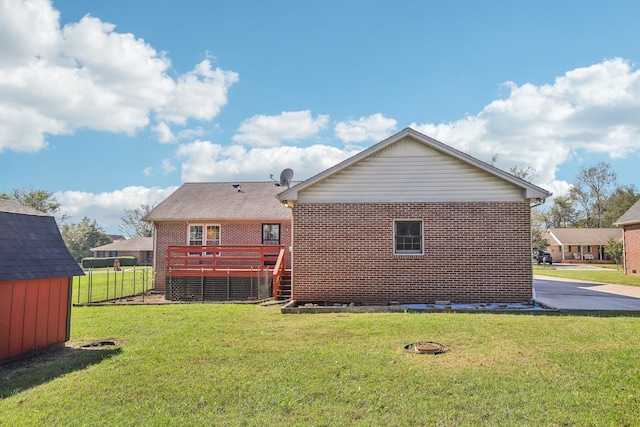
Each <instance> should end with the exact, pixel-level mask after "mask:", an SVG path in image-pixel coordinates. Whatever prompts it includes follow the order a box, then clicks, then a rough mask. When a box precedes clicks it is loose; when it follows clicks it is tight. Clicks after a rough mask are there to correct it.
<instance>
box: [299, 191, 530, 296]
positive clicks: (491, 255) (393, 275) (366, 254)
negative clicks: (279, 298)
mask: <svg viewBox="0 0 640 427" xmlns="http://www.w3.org/2000/svg"><path fill="white" fill-rule="evenodd" d="M399 219H422V220H423V221H424V255H422V256H399V255H394V253H393V224H394V220H399ZM293 227H294V230H293V233H294V248H293V262H292V266H293V299H295V300H297V301H300V302H305V301H306V302H320V301H330V302H341V303H349V302H354V303H383V304H384V303H389V302H391V301H397V302H401V303H433V302H435V301H439V300H446V301H451V302H460V303H473V302H522V301H528V300H529V299H531V298H532V281H533V276H532V265H531V226H530V207H529V204H528V203H527V202H495V203H488V202H487V203H474V202H470V203H353V204H344V203H337V204H336V203H327V204H322V203H318V204H305V203H300V204H296V205H295V206H294V208H293Z"/></svg>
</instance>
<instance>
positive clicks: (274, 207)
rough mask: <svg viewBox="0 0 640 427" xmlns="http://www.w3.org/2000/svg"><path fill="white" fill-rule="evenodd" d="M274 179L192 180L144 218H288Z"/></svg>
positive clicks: (161, 219) (169, 219) (279, 189)
mask: <svg viewBox="0 0 640 427" xmlns="http://www.w3.org/2000/svg"><path fill="white" fill-rule="evenodd" d="M280 191H282V187H277V186H276V185H275V184H274V182H272V181H267V182H189V183H185V184H183V185H182V186H181V187H180V188H178V189H177V190H176V191H175V192H173V193H172V194H171V195H170V196H169V197H167V198H166V199H165V200H164V201H162V202H161V203H160V204H158V206H156V207H155V208H153V209H152V210H151V211H150V212H149V213H148V214H147V215H146V216H145V217H144V218H143V219H144V220H145V221H172V220H190V221H198V220H202V221H204V220H218V221H223V220H248V219H249V220H251V219H255V220H259V219H265V220H289V219H291V210H290V209H288V208H286V207H284V206H282V204H281V203H280V201H279V200H278V199H277V198H276V195H277V194H278V193H279V192H280Z"/></svg>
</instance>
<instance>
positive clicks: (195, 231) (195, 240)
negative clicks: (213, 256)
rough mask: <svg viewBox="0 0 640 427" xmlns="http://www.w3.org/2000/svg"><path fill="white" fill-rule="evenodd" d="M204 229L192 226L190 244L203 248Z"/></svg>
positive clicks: (190, 228) (199, 226)
mask: <svg viewBox="0 0 640 427" xmlns="http://www.w3.org/2000/svg"><path fill="white" fill-rule="evenodd" d="M202 229H203V227H202V226H201V225H192V226H190V227H189V244H190V245H200V246H202Z"/></svg>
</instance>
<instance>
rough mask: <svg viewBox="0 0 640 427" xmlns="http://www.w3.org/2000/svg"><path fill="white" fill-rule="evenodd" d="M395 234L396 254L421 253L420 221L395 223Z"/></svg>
mask: <svg viewBox="0 0 640 427" xmlns="http://www.w3.org/2000/svg"><path fill="white" fill-rule="evenodd" d="M395 233H396V235H395V252H396V253H404V254H421V253H422V221H396V222H395Z"/></svg>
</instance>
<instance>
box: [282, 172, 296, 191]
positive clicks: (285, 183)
mask: <svg viewBox="0 0 640 427" xmlns="http://www.w3.org/2000/svg"><path fill="white" fill-rule="evenodd" d="M291 178H293V170H292V169H289V168H287V169H285V170H283V171H282V172H281V173H280V185H281V186H282V187H287V188H289V185H290V184H291Z"/></svg>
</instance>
